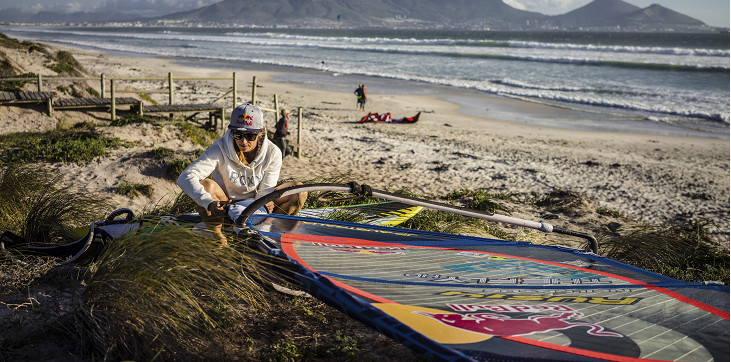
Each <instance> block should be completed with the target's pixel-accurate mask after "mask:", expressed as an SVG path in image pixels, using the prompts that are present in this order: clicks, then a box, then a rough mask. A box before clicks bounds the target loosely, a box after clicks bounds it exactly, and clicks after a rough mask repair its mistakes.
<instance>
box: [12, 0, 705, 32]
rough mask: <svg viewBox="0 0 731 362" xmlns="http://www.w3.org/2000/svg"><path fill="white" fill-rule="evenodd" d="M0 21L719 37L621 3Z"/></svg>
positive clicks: (323, 4)
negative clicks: (559, 10) (548, 9)
mask: <svg viewBox="0 0 731 362" xmlns="http://www.w3.org/2000/svg"><path fill="white" fill-rule="evenodd" d="M0 21H14V22H30V23H107V22H137V23H141V24H147V25H169V24H172V25H182V24H185V25H190V24H196V25H206V26H244V27H246V26H258V27H277V26H279V27H307V28H338V27H339V28H441V29H473V30H596V31H710V30H716V29H714V28H712V27H710V26H708V25H706V24H704V23H703V22H702V21H700V20H697V19H694V18H692V17H690V16H687V15H684V14H681V13H678V12H676V11H673V10H671V9H668V8H666V7H663V6H661V5H657V4H654V5H650V6H649V7H647V8H644V9H643V8H639V7H637V6H635V5H632V4H629V3H627V2H625V1H622V0H594V1H593V2H591V3H589V4H587V5H586V6H583V7H581V8H578V9H576V10H573V11H571V12H568V13H566V14H562V15H554V16H549V15H544V14H540V13H536V12H530V11H524V10H519V9H516V8H514V7H511V6H509V5H507V4H505V3H504V2H503V1H502V0H449V1H444V0H368V1H362V0H267V1H260V0H223V1H221V2H218V3H215V4H213V5H209V6H204V7H201V8H198V9H194V10H190V11H184V12H177V13H172V14H168V15H164V16H160V17H155V18H140V17H135V16H132V15H125V14H115V13H112V14H110V13H84V12H82V13H70V14H61V13H51V12H42V13H37V14H33V15H27V14H26V16H25V17H22V14H20V13H18V12H13V11H5V10H2V11H0Z"/></svg>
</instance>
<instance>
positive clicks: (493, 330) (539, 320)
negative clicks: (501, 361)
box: [413, 311, 622, 337]
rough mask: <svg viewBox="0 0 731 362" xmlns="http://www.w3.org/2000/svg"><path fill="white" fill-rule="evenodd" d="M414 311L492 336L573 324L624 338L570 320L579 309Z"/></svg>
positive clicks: (617, 335)
mask: <svg viewBox="0 0 731 362" xmlns="http://www.w3.org/2000/svg"><path fill="white" fill-rule="evenodd" d="M413 313H414V314H418V315H422V316H425V317H429V318H431V319H434V320H436V321H439V322H440V323H442V324H444V325H447V326H450V327H453V328H458V329H462V330H466V331H470V332H476V333H481V334H486V335H490V336H521V335H528V334H533V333H541V332H549V331H559V330H564V329H569V328H574V327H589V330H587V331H586V333H587V334H590V335H593V336H599V337H622V335H621V334H619V333H614V332H606V331H604V327H602V326H600V325H598V324H592V323H582V322H571V321H569V320H570V319H572V318H578V317H583V316H584V314H583V313H579V312H567V313H555V314H549V315H532V316H530V317H528V318H513V317H509V316H507V315H503V314H498V313H472V314H458V313H429V312H424V311H415V312H413Z"/></svg>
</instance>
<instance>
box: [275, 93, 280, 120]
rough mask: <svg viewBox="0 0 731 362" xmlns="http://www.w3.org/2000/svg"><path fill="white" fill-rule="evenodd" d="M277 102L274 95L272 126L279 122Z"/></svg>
mask: <svg viewBox="0 0 731 362" xmlns="http://www.w3.org/2000/svg"><path fill="white" fill-rule="evenodd" d="M278 117H279V102H278V101H277V95H276V94H275V95H274V124H275V125H276V124H277V121H279V118H278Z"/></svg>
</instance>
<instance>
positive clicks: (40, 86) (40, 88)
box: [38, 74, 43, 92]
mask: <svg viewBox="0 0 731 362" xmlns="http://www.w3.org/2000/svg"><path fill="white" fill-rule="evenodd" d="M38 91H39V92H43V81H42V80H41V75H40V74H38Z"/></svg>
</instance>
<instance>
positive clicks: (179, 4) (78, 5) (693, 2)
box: [0, 0, 730, 27]
mask: <svg viewBox="0 0 731 362" xmlns="http://www.w3.org/2000/svg"><path fill="white" fill-rule="evenodd" d="M220 1H221V0H0V9H6V8H16V7H20V8H22V9H23V10H25V11H27V12H32V13H36V12H38V11H44V10H50V11H60V12H75V11H123V10H130V9H138V10H139V11H140V12H138V14H140V15H146V16H157V15H163V14H168V13H172V12H176V11H184V10H190V9H195V8H199V7H202V6H206V5H210V4H214V3H217V2H220ZM264 1H266V0H264ZM445 1H449V0H445ZM503 1H504V2H505V3H508V4H510V5H512V6H514V7H516V8H519V9H523V10H529V11H536V12H539V13H543V14H547V15H556V14H563V13H566V12H569V11H571V10H574V9H577V8H579V7H582V6H584V5H586V4H588V3H589V2H591V1H592V0H503ZM624 1H626V2H628V3H630V4H633V5H636V6H639V7H641V8H645V7H647V6H649V5H651V4H653V3H656V4H660V5H663V6H665V7H667V8H670V9H672V10H675V11H677V12H680V13H683V14H686V15H689V16H691V17H694V18H696V19H698V20H701V21H703V22H704V23H706V24H708V25H711V26H721V27H728V26H729V17H730V15H729V14H730V10H729V0H624Z"/></svg>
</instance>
